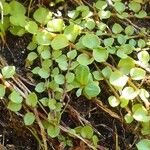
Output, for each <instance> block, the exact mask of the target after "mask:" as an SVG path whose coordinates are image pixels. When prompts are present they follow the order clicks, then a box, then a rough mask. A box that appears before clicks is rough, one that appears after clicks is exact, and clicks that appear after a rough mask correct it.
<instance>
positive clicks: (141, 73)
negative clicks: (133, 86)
mask: <svg viewBox="0 0 150 150" xmlns="http://www.w3.org/2000/svg"><path fill="white" fill-rule="evenodd" d="M145 75H146V71H145V70H143V69H141V68H137V67H135V68H132V69H131V70H130V76H131V78H132V79H133V80H142V79H144V78H145Z"/></svg>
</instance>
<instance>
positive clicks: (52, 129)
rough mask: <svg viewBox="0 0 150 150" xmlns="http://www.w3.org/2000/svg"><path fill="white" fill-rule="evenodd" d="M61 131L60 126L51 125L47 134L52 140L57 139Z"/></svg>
mask: <svg viewBox="0 0 150 150" xmlns="http://www.w3.org/2000/svg"><path fill="white" fill-rule="evenodd" d="M59 132H60V129H59V127H58V126H53V125H49V127H48V128H47V133H48V135H49V136H50V137H51V138H55V137H57V136H58V135H59Z"/></svg>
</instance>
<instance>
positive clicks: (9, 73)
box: [2, 66, 16, 78]
mask: <svg viewBox="0 0 150 150" xmlns="http://www.w3.org/2000/svg"><path fill="white" fill-rule="evenodd" d="M15 73H16V72H15V66H6V67H4V68H2V75H3V77H4V78H12V77H13V76H14V75H15Z"/></svg>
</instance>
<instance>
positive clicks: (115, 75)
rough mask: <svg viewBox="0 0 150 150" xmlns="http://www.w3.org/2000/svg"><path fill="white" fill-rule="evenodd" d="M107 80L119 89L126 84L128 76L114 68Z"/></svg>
mask: <svg viewBox="0 0 150 150" xmlns="http://www.w3.org/2000/svg"><path fill="white" fill-rule="evenodd" d="M109 81H110V83H111V84H112V85H113V86H115V87H116V88H119V89H120V88H123V87H124V86H125V85H126V83H127V81H128V77H127V76H125V75H124V74H122V73H121V72H120V71H118V70H116V71H114V72H112V73H111V75H110V78H109Z"/></svg>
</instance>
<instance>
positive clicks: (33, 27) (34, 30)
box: [25, 21, 38, 34]
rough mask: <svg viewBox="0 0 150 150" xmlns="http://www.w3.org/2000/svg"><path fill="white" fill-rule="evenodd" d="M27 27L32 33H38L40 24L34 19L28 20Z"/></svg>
mask: <svg viewBox="0 0 150 150" xmlns="http://www.w3.org/2000/svg"><path fill="white" fill-rule="evenodd" d="M25 29H26V30H27V31H28V32H29V33H32V34H36V33H37V31H38V25H37V24H36V22H34V21H29V22H27V24H26V25H25Z"/></svg>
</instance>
